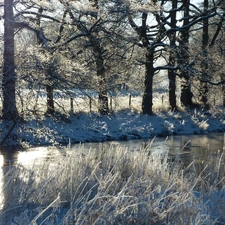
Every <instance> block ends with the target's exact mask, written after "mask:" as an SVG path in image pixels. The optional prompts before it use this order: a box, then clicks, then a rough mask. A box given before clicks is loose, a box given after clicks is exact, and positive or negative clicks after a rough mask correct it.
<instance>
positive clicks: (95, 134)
mask: <svg viewBox="0 0 225 225" xmlns="http://www.w3.org/2000/svg"><path fill="white" fill-rule="evenodd" d="M10 127H11V125H9V126H8V129H10ZM0 129H4V126H3V124H0ZM224 131H225V109H224V108H213V109H211V110H210V111H209V112H208V111H207V112H206V111H202V110H189V111H187V112H171V111H170V112H166V111H157V112H155V114H154V115H151V116H150V115H143V114H140V113H139V112H137V111H131V110H129V109H127V110H120V111H117V112H111V113H110V114H109V115H107V116H102V115H100V114H98V113H78V114H68V115H65V114H56V115H54V116H52V117H49V116H39V117H37V116H36V117H32V118H29V119H26V120H23V121H22V122H18V123H17V124H16V126H15V128H14V131H13V132H14V135H11V138H8V139H7V140H6V141H5V143H4V145H13V143H14V139H15V138H14V137H15V135H16V136H17V138H18V140H19V143H20V144H21V145H22V146H39V145H60V144H63V145H64V144H68V143H69V142H70V143H80V142H82V143H84V142H102V141H107V140H130V139H138V138H153V137H155V136H160V137H164V136H165V137H166V136H169V135H179V134H205V133H209V132H224Z"/></svg>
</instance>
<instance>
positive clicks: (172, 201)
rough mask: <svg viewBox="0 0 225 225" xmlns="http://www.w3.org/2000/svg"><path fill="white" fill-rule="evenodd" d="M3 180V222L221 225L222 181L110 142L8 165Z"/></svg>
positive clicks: (0, 219)
mask: <svg viewBox="0 0 225 225" xmlns="http://www.w3.org/2000/svg"><path fill="white" fill-rule="evenodd" d="M80 150H81V152H82V149H80ZM220 159H221V158H220ZM218 163H220V164H221V160H220V161H219V162H218ZM218 165H219V164H218ZM223 169H224V168H223ZM5 170H6V168H5ZM215 174H220V175H221V172H220V173H218V171H216V172H215ZM222 177H223V176H222ZM219 179H220V180H219ZM4 180H5V183H4V187H3V190H4V199H5V204H4V207H3V208H2V210H1V211H0V224H4V225H28V224H32V225H34V224H38V225H40V224H43V225H44V224H48V225H49V224H52V225H53V224H54V225H59V224H61V225H70V224H71V225H72V224H76V225H81V224H84V225H89V224H90V225H91V224H96V225H98V224H101V225H102V224H106V225H109V224H115V225H116V224H121V225H122V224H124V225H125V224H126V225H127V224H128V225H129V224H130V225H131V224H146V225H147V224H148V225H150V224H154V225H155V224H179V225H180V224H182V225H185V224H187V225H190V224H196V225H197V224H206V225H207V224H210V225H211V224H221V223H222V222H223V221H224V207H225V202H224V200H223V199H224V185H223V181H222V180H221V176H220V177H219V176H217V182H216V183H213V184H210V182H208V180H207V177H206V176H205V174H204V176H203V174H200V175H195V174H192V173H188V172H187V171H186V169H182V164H181V163H180V162H178V161H176V160H175V161H174V162H169V161H168V157H167V155H166V156H163V157H162V156H160V155H156V154H149V151H146V149H141V150H140V151H133V152H131V151H128V150H127V149H126V148H124V147H119V146H113V145H112V146H111V147H110V148H109V149H106V148H99V149H98V150H96V151H94V150H90V151H89V152H88V153H86V154H84V153H82V154H78V152H77V150H76V149H68V152H67V156H66V157H64V156H62V157H59V158H58V160H57V161H55V162H54V163H53V162H48V161H47V162H46V163H44V164H42V165H40V164H38V165H33V166H32V167H30V168H29V167H23V166H21V165H18V166H15V167H12V168H11V169H8V170H7V171H5V176H4ZM218 184H220V187H219V186H218ZM218 188H219V189H220V191H218Z"/></svg>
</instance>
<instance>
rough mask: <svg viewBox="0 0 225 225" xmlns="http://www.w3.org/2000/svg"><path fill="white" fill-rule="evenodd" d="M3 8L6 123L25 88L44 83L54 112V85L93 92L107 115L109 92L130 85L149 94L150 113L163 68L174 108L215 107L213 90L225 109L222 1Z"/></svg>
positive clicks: (28, 1) (102, 0) (53, 2)
mask: <svg viewBox="0 0 225 225" xmlns="http://www.w3.org/2000/svg"><path fill="white" fill-rule="evenodd" d="M0 10H1V14H2V15H1V21H2V27H4V29H2V42H1V44H2V49H3V52H2V118H3V119H5V120H12V119H13V120H14V119H15V118H17V117H18V116H19V112H18V104H17V101H16V99H17V95H18V96H19V97H21V95H20V93H22V92H20V90H22V89H29V90H31V91H33V90H38V89H40V88H42V89H43V88H45V90H46V96H47V101H46V106H47V113H48V114H54V112H55V107H54V90H55V89H60V90H63V91H65V92H69V90H71V89H76V88H79V89H83V90H85V89H91V90H95V91H96V92H97V93H98V109H99V112H100V113H101V114H108V112H109V105H108V104H109V103H108V102H109V101H108V92H109V90H112V89H113V88H115V87H117V86H119V85H124V84H126V85H128V86H130V88H131V89H139V90H141V91H142V92H143V99H142V112H143V113H144V114H152V113H153V109H152V107H153V94H154V93H153V81H154V78H155V76H158V74H159V73H160V72H162V71H164V73H166V74H167V77H168V81H169V82H168V83H169V86H168V96H169V104H170V108H171V110H177V109H178V100H179V102H180V103H181V105H182V106H183V107H197V106H201V107H204V108H205V109H209V108H210V106H211V105H212V101H211V99H210V93H212V92H215V93H217V94H218V93H221V94H219V95H217V96H218V98H221V101H222V104H223V106H225V76H224V63H223V62H224V59H225V55H224V50H225V49H224V46H225V45H224V41H225V38H224V21H225V5H224V1H219V0H217V1H214V0H203V1H191V0H182V1H180V0H176V1H157V0H152V1H144V0H143V1H142V0H111V1H109V0H108V1H106V0H84V1H62V0H42V1H41V0H24V1H15V0H4V2H3V1H2V3H0ZM178 81H179V82H178ZM178 85H179V89H180V90H181V91H180V94H179V96H178V95H177V92H176V90H177V88H178ZM178 98H179V99H178Z"/></svg>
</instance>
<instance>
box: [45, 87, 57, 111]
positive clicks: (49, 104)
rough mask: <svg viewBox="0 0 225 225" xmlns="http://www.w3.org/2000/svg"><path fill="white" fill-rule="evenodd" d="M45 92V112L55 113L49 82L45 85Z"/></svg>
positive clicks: (52, 90)
mask: <svg viewBox="0 0 225 225" xmlns="http://www.w3.org/2000/svg"><path fill="white" fill-rule="evenodd" d="M46 93H47V111H46V114H48V115H53V114H54V113H55V109H54V97H53V94H54V89H53V86H52V85H50V84H47V85H46Z"/></svg>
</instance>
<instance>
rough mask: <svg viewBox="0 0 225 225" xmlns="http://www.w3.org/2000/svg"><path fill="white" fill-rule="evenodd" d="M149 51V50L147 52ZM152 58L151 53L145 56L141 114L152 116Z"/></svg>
mask: <svg viewBox="0 0 225 225" xmlns="http://www.w3.org/2000/svg"><path fill="white" fill-rule="evenodd" d="M149 51H150V50H149ZM153 56H154V54H153V53H152V52H148V53H147V54H146V64H145V87H144V88H145V89H144V95H143V99H142V113H143V114H149V115H152V114H153V112H152V106H153V90H152V88H153V77H154V72H155V71H154V67H153Z"/></svg>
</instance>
